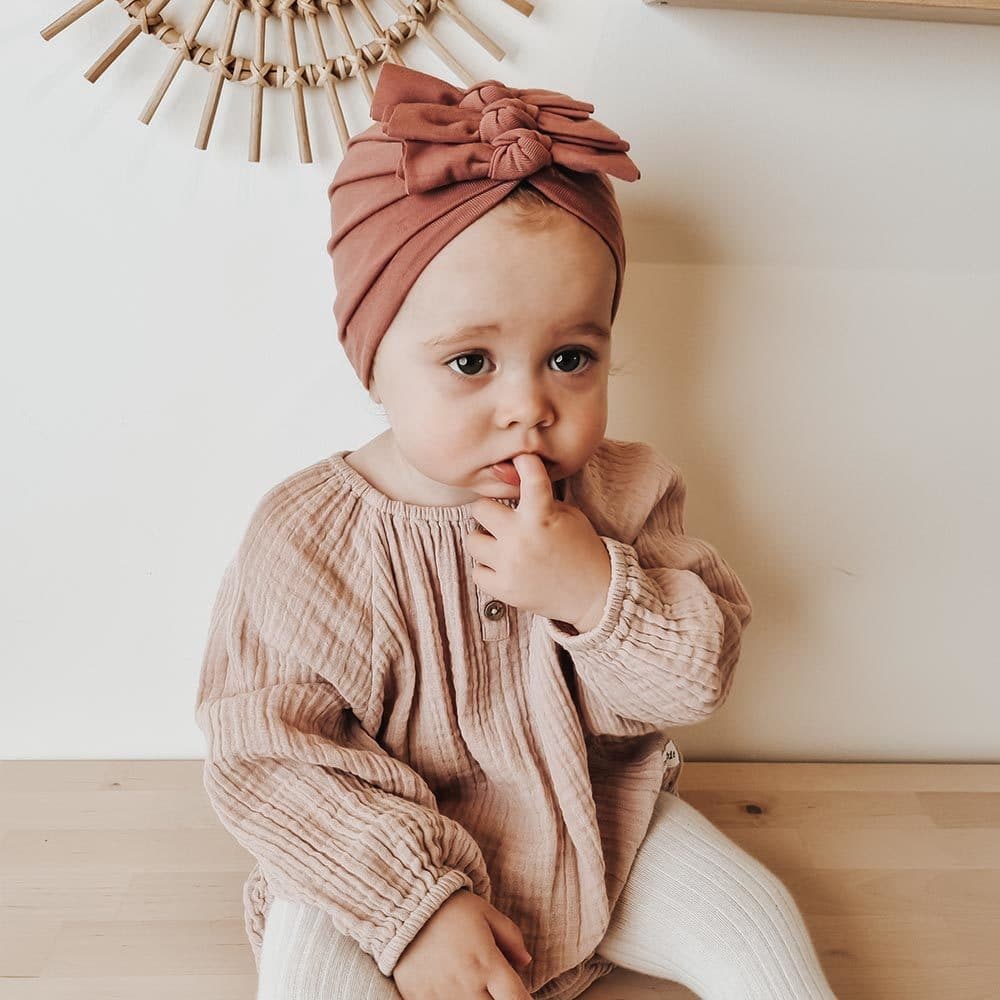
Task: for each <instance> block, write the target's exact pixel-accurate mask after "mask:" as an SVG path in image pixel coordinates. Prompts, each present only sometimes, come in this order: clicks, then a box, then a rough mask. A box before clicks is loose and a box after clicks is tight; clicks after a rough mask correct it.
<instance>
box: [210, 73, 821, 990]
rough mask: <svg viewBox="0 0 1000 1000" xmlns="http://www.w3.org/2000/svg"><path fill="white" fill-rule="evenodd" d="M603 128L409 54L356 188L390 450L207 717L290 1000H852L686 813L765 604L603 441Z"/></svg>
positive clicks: (259, 587) (307, 559) (267, 961)
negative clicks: (672, 984)
mask: <svg viewBox="0 0 1000 1000" xmlns="http://www.w3.org/2000/svg"><path fill="white" fill-rule="evenodd" d="M593 110H594V109H593V106H592V105H590V104H588V103H586V102H581V101H576V100H573V99H572V98H569V97H567V96H566V95H565V94H559V93H556V92H553V91H547V90H518V89H514V88H508V87H505V86H504V85H503V84H500V83H498V82H497V81H495V80H491V81H485V82H483V83H480V84H477V85H476V86H474V87H471V88H469V89H468V90H459V89H457V88H455V87H453V86H452V85H450V84H448V83H446V82H445V81H443V80H438V79H437V78H435V77H432V76H429V75H427V74H423V73H419V72H417V71H414V70H411V69H407V68H405V67H402V66H399V65H396V64H394V63H386V64H384V65H383V67H382V69H381V72H380V76H379V81H378V87H377V89H376V91H375V96H374V100H373V103H372V117H373V118H374V119H375V121H376V122H377V123H378V124H376V125H375V126H373V127H372V128H370V129H368V130H367V131H365V132H362V133H361V134H360V135H358V136H355V137H354V138H353V139H352V140H351V143H350V145H349V147H348V150H347V153H346V155H345V158H344V160H343V162H342V164H341V165H340V167H339V168H338V170H337V173H336V175H335V177H334V180H333V182H332V183H331V185H330V199H331V204H332V217H333V234H332V237H331V239H330V243H329V250H330V253H331V255H332V257H333V267H334V277H335V282H336V286H337V299H336V302H335V304H334V312H335V314H336V318H337V320H338V325H339V331H340V332H339V336H340V341H341V344H342V345H343V347H344V349H345V351H346V353H347V355H348V357H349V359H350V361H351V364H352V366H353V367H354V369H355V371H356V372H357V374H358V377H359V378H360V380H361V382H362V384H363V385H364V386H365V388H366V389H367V390H368V391H369V393H370V395H371V398H372V399H373V400H374V401H375V402H377V403H378V404H379V405H381V406H382V407H383V409H384V411H385V415H386V417H387V419H388V422H389V425H390V427H389V429H388V430H386V431H385V432H384V433H382V434H380V435H378V436H377V437H376V438H374V439H373V440H372V441H369V442H368V443H367V444H365V445H364V446H363V447H361V448H358V449H356V450H354V451H347V450H341V451H336V452H334V453H333V454H332V455H330V456H329V457H327V458H325V459H323V460H321V461H318V462H316V463H314V464H313V465H310V466H309V467H308V468H305V469H302V470H301V471H299V472H296V473H294V474H293V475H291V476H289V477H288V478H287V479H285V480H284V481H283V482H281V483H279V484H278V485H277V486H275V487H274V488H273V489H271V490H270V491H269V492H268V493H267V494H266V495H265V496H264V497H263V499H262V500H261V501H260V502H259V503H258V505H257V506H256V508H255V510H254V513H253V515H252V517H251V519H250V524H249V526H248V528H247V530H246V533H245V536H244V538H243V541H242V542H241V544H240V546H239V548H238V551H237V552H236V554H235V556H234V558H233V559H232V560H231V561H230V563H229V565H228V567H227V569H226V572H225V574H224V577H223V581H222V585H221V588H220V591H219V595H218V598H217V600H216V603H215V607H214V609H213V612H212V616H211V625H210V634H209V638H208V643H207V648H206V652H205V657H204V661H203V666H202V675H201V681H200V685H199V691H198V698H197V719H198V722H199V725H200V726H201V727H202V729H203V731H204V732H205V735H206V739H207V744H208V750H207V754H206V762H205V788H206V791H207V793H208V796H209V799H210V801H211V803H212V805H213V807H214V809H215V810H216V812H217V813H218V815H219V816H220V818H221V820H222V822H223V823H224V825H225V826H226V828H227V829H228V830H229V831H230V832H231V833H232V834H233V836H234V837H235V838H236V839H237V840H238V841H239V843H240V844H242V845H243V846H244V847H245V848H246V849H247V850H248V851H250V852H251V853H252V854H253V855H254V857H255V858H256V861H257V864H256V865H255V866H254V868H253V870H252V871H251V873H250V876H249V878H248V879H247V882H246V886H245V892H244V912H245V915H246V928H247V933H248V936H249V939H250V942H251V946H252V949H253V954H254V959H255V962H256V965H257V970H258V994H257V996H258V1000H336V998H342V1000H358V998H361V997H365V998H369V1000H400V998H402V1000H482V998H493V1000H527V998H529V997H535V998H543V1000H570V998H573V997H577V996H580V995H581V994H583V993H584V991H585V990H586V989H587V988H588V987H589V986H590V985H591V984H592V983H593V982H595V981H596V980H597V979H598V978H600V977H601V976H603V975H605V974H606V973H608V972H610V971H611V970H612V969H614V968H615V967H616V966H623V967H627V968H630V969H634V970H637V971H640V972H643V973H646V974H648V975H652V976H657V977H659V978H661V979H665V980H666V979H669V980H674V981H677V982H680V983H683V984H685V985H686V986H687V987H689V988H690V989H691V990H693V991H695V993H696V994H697V995H699V996H701V997H707V998H711V1000H747V998H752V1000H775V998H783V1000H804V998H805V1000H809V998H822V1000H826V998H830V997H833V995H834V994H833V992H832V990H831V989H830V987H829V985H828V984H827V982H826V980H825V978H824V976H823V972H822V970H821V967H820V963H819V961H818V958H817V955H816V952H815V949H814V947H813V945H812V942H811V940H810V938H809V934H808V932H807V930H806V927H805V924H804V922H803V920H802V917H801V914H800V913H799V911H798V909H797V907H796V904H795V902H794V901H793V899H792V897H791V896H790V895H789V893H788V891H787V889H786V888H785V886H784V885H783V883H782V882H781V881H780V880H779V879H778V878H777V877H776V876H775V875H774V874H773V873H772V872H770V871H769V870H768V869H767V868H765V867H764V866H763V865H761V864H760V862H758V861H756V859H754V858H753V857H751V856H750V855H749V854H747V853H746V852H745V851H743V850H742V849H741V848H740V847H739V846H738V845H737V844H735V843H734V842H733V841H732V840H730V839H729V838H728V837H726V836H725V835H724V834H723V833H722V832H721V831H720V830H719V829H717V828H716V827H715V826H714V825H713V824H712V823H710V822H709V821H708V820H707V819H706V818H705V817H704V816H702V815H701V814H700V813H698V812H697V811H696V810H695V809H694V808H693V807H692V806H690V805H689V804H687V803H686V802H685V801H684V800H683V799H682V798H681V797H680V795H679V794H678V793H677V783H678V779H679V776H680V772H681V768H682V766H683V760H682V758H681V755H680V753H679V751H678V750H677V748H676V746H675V745H674V743H673V740H672V739H671V733H672V730H673V729H674V728H675V727H678V726H683V725H690V724H693V723H696V722H700V721H702V720H703V719H706V718H708V717H709V716H710V715H711V714H712V713H713V712H715V711H716V710H717V709H718V708H719V707H720V706H721V705H722V704H723V703H724V701H725V700H726V698H727V696H728V693H729V691H730V690H731V686H732V682H733V676H734V670H735V667H736V664H737V661H738V658H739V653H740V643H741V634H742V631H743V629H744V628H745V627H746V625H747V624H748V622H749V621H750V616H751V605H750V601H749V598H748V596H747V594H746V591H745V590H744V588H743V586H742V585H741V583H740V581H739V579H738V578H737V576H736V574H735V573H734V572H733V570H732V569H731V568H730V567H729V566H728V565H727V564H726V563H725V561H724V560H723V559H722V558H721V557H720V556H719V554H718V553H717V552H716V550H715V549H714V548H713V547H712V546H711V545H709V544H708V543H707V542H704V541H701V540H699V539H696V538H693V537H691V536H688V535H686V534H685V533H684V523H683V520H684V500H685V485H684V480H683V478H682V476H681V473H680V470H679V469H678V468H677V467H676V466H675V465H673V464H672V463H670V462H669V461H667V460H666V459H664V458H663V457H662V456H661V455H660V454H659V453H658V452H657V451H656V450H655V449H654V448H652V447H651V446H649V445H647V444H644V443H641V442H629V441H618V440H613V439H609V438H606V437H605V436H604V432H605V428H606V425H607V415H608V413H607V411H608V392H607V389H608V378H609V370H610V354H611V351H610V348H611V324H612V322H613V320H614V317H615V314H616V312H617V309H618V303H619V298H620V292H621V282H622V276H623V272H624V266H625V245H624V240H623V237H622V231H621V217H620V213H619V211H618V207H617V203H616V201H615V196H614V191H613V188H612V185H611V182H610V181H609V180H608V176H607V175H608V174H612V175H614V176H617V177H619V178H620V179H622V180H636V179H638V177H639V172H638V170H637V169H636V168H635V165H634V164H633V163H632V161H631V160H630V159H629V157H628V156H627V155H626V151H627V150H628V148H629V146H628V143H626V142H625V141H624V140H622V139H621V138H620V137H619V136H618V135H616V134H615V133H614V132H612V131H610V130H609V129H607V128H606V127H605V126H603V125H601V124H600V123H599V122H596V121H594V120H593V119H591V118H590V117H589V115H590V112H591V111H593Z"/></svg>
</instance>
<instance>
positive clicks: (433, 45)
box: [333, 0, 477, 87]
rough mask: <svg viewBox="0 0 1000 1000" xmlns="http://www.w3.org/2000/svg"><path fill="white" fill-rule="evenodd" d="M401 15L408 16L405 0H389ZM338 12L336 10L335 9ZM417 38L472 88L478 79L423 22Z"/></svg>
mask: <svg viewBox="0 0 1000 1000" xmlns="http://www.w3.org/2000/svg"><path fill="white" fill-rule="evenodd" d="M389 3H390V4H392V6H393V7H395V8H396V10H398V11H399V13H400V14H404V15H405V14H407V13H408V10H407V7H406V5H405V4H404V3H403V0H389ZM333 9H334V10H336V8H333ZM416 33H417V37H418V38H419V39H421V40H422V41H423V42H424V43H425V44H426V45H427V47H428V48H429V49H431V50H433V51H434V52H436V53H437V55H438V58H439V59H440V60H441V61H442V62H443V63H444V64H445V65H446V66H449V67H450V68H451V70H452V72H453V73H454V74H455V75H456V76H457V77H459V79H461V81H462V82H463V83H464V84H465V85H466V87H471V86H472V85H473V84H474V83H475V82H476V81H477V78H476V77H475V76H473V75H472V73H470V72H469V71H468V70H467V69H466V68H465V67H464V66H463V65H462V64H461V63H460V62H459V61H458V60H457V59H456V58H455V57H454V56H453V55H452V54H451V53H450V52H449V51H448V50H447V49H446V48H445V47H444V46H443V45H442V44H441V43H440V42H439V41H438V40H437V38H436V37H435V36H434V34H433V33H432V32H431V30H430V28H428V27H427V26H426V25H425V24H424V23H423V22H421V21H418V22H417V31H416Z"/></svg>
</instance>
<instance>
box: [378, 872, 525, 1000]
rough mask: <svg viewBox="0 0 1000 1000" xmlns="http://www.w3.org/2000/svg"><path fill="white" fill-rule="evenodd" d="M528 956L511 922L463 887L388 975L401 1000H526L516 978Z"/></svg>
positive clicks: (516, 928) (406, 949)
mask: <svg viewBox="0 0 1000 1000" xmlns="http://www.w3.org/2000/svg"><path fill="white" fill-rule="evenodd" d="M530 961H531V956H530V955H529V954H528V952H527V950H526V949H525V947H524V939H523V938H522V937H521V931H520V930H519V928H518V926H517V924H515V923H514V921H513V920H511V919H510V918H509V917H507V916H506V915H505V914H503V913H501V912H500V911H499V910H498V909H496V907H494V906H491V905H490V904H489V903H487V902H486V900H485V899H483V898H482V897H481V896H477V895H476V894H475V893H473V892H470V891H469V890H468V889H459V890H458V892H455V893H453V894H452V895H451V896H449V897H448V898H447V899H446V900H445V901H444V902H443V903H442V904H441V906H440V907H439V908H438V910H437V912H436V913H435V914H434V915H433V916H432V917H431V918H430V919H429V920H428V921H427V922H426V923H425V924H424V926H423V927H421V928H420V930H419V931H418V932H417V936H416V937H415V938H414V939H413V940H412V941H411V942H410V943H409V944H408V945H407V946H406V948H404V949H403V954H402V955H400V957H399V959H398V960H397V962H396V965H395V967H394V969H393V971H392V978H393V979H394V980H395V983H396V989H397V990H399V992H400V994H401V995H402V997H403V1000H455V998H456V997H463V998H465V997H468V998H470V1000H471V998H472V997H476V998H480V997H492V998H493V1000H531V994H530V993H529V992H528V991H527V990H526V989H525V986H524V983H523V982H522V981H521V978H520V976H518V974H517V973H516V972H515V971H514V969H513V968H512V964H513V965H517V966H518V967H519V968H524V967H525V966H526V965H527V964H528V963H529V962H530Z"/></svg>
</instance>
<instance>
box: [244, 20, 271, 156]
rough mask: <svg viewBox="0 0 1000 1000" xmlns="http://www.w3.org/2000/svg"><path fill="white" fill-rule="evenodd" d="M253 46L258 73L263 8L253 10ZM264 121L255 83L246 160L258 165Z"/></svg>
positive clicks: (264, 23) (259, 90) (261, 67)
mask: <svg viewBox="0 0 1000 1000" xmlns="http://www.w3.org/2000/svg"><path fill="white" fill-rule="evenodd" d="M253 16H254V24H253V26H254V45H253V57H254V61H255V62H256V63H257V66H258V67H259V71H260V72H263V71H264V35H265V32H266V31H267V15H266V14H265V13H264V8H263V7H255V8H254V15H253ZM263 121H264V84H263V82H257V83H255V84H254V85H253V91H252V92H251V94H250V153H249V156H248V159H249V161H250V162H251V163H260V133H261V126H262V124H263Z"/></svg>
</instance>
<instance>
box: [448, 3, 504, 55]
mask: <svg viewBox="0 0 1000 1000" xmlns="http://www.w3.org/2000/svg"><path fill="white" fill-rule="evenodd" d="M438 10H443V11H444V12H445V13H446V14H447V15H448V16H449V17H450V18H451V19H452V20H453V21H454V22H455V23H456V24H457V25H458V26H459V27H460V28H462V29H463V30H464V31H465V33H466V34H467V35H468V36H469V37H470V38H472V39H474V40H475V41H477V42H479V44H480V45H481V46H482V47H483V48H484V49H486V51H487V52H489V54H490V55H491V56H493V58H494V59H496V60H497V61H498V62H502V61H503V57H504V56H505V55H506V53H505V52H504V50H503V49H502V48H500V46H499V45H497V43H496V42H494V41H493V39H492V38H490V36H489V35H487V34H486V32H485V31H483V30H482V28H480V27H478V26H477V25H475V24H473V23H472V21H470V20H469V19H468V18H467V17H466V16H465V15H464V14H463V13H462V12H461V11H460V10H459V9H458V8H457V7H456V6H455V5H454V4H453V3H452V2H451V0H438Z"/></svg>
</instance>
